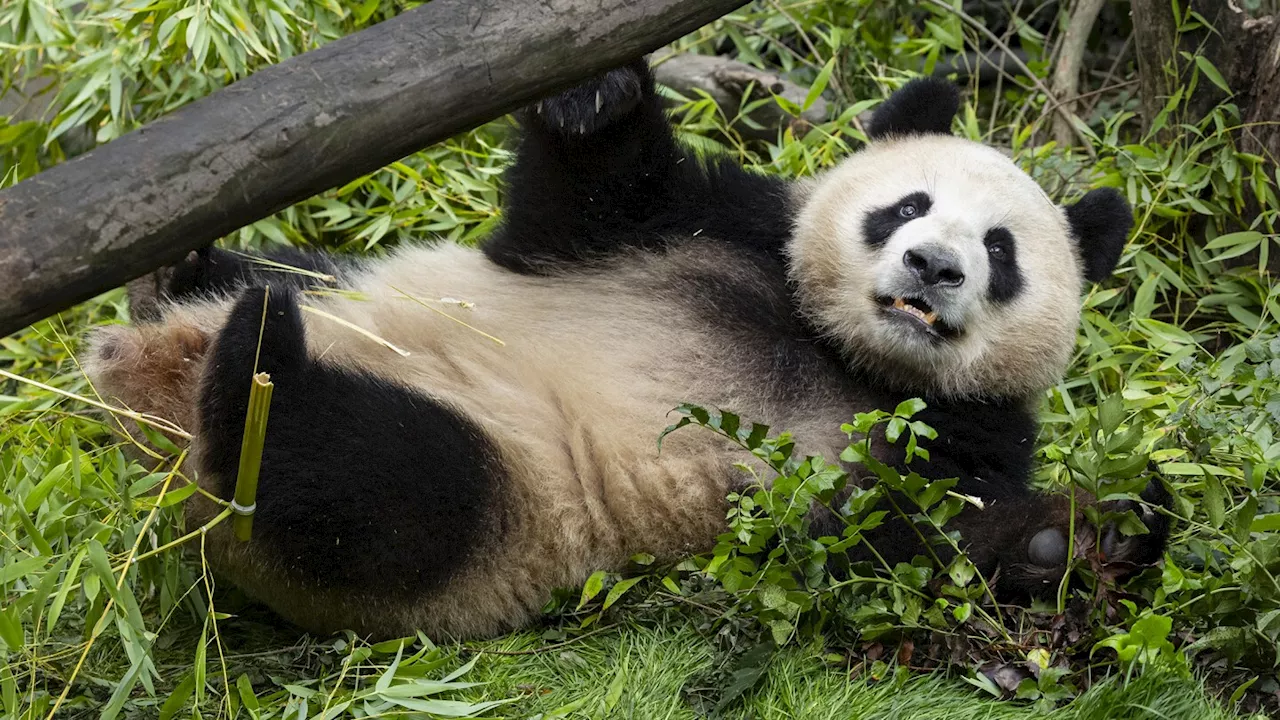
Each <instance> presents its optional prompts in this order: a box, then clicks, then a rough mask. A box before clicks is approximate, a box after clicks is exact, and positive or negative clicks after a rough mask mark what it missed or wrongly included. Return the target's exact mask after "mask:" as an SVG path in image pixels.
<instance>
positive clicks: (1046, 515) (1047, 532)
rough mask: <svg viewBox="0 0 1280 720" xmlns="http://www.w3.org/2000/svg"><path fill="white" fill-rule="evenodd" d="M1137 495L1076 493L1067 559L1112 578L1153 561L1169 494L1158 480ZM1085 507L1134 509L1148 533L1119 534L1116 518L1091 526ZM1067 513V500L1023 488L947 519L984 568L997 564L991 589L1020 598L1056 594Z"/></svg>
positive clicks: (1162, 542) (1161, 545)
mask: <svg viewBox="0 0 1280 720" xmlns="http://www.w3.org/2000/svg"><path fill="white" fill-rule="evenodd" d="M1139 497H1140V498H1141V501H1140V502H1135V501H1132V500H1120V501H1109V502H1105V503H1097V502H1096V501H1095V500H1094V498H1093V497H1091V496H1089V495H1088V494H1087V493H1083V492H1078V493H1077V494H1076V502H1075V510H1076V521H1075V523H1074V536H1073V537H1074V541H1075V547H1074V548H1072V549H1070V554H1071V556H1072V557H1075V558H1077V559H1080V560H1083V561H1085V562H1087V563H1088V565H1089V566H1090V567H1092V568H1093V569H1094V570H1095V571H1099V572H1103V573H1105V574H1107V575H1108V576H1109V577H1111V578H1112V579H1114V580H1117V581H1119V580H1123V579H1124V578H1126V577H1128V576H1129V575H1132V574H1133V573H1134V572H1136V571H1137V570H1139V569H1140V568H1142V567H1144V566H1149V565H1151V564H1153V563H1155V562H1156V561H1157V560H1159V559H1160V557H1161V556H1162V555H1163V553H1164V550H1165V547H1166V545H1167V543H1168V540H1169V533H1170V522H1169V516H1168V514H1167V510H1168V509H1169V507H1170V504H1171V499H1172V498H1171V496H1170V495H1169V493H1168V491H1167V490H1165V488H1164V486H1163V485H1162V484H1161V483H1160V481H1159V480H1158V479H1153V480H1152V481H1151V482H1150V483H1148V484H1147V487H1146V488H1145V489H1144V490H1143V491H1142V493H1141V494H1140V496H1139ZM1091 505H1092V506H1096V508H1097V510H1098V511H1099V512H1100V513H1103V514H1107V513H1124V512H1126V511H1132V512H1133V513H1134V515H1136V516H1137V518H1138V519H1139V520H1140V521H1141V522H1142V524H1143V525H1144V526H1145V528H1146V532H1145V533H1141V534H1137V535H1125V534H1123V533H1122V532H1121V530H1120V528H1119V527H1118V526H1117V524H1116V522H1115V521H1108V522H1107V523H1106V524H1104V526H1103V527H1102V528H1101V529H1099V528H1096V527H1094V526H1093V525H1091V524H1090V523H1089V522H1088V521H1087V520H1086V519H1085V515H1084V513H1083V512H1082V511H1081V510H1082V508H1083V507H1086V506H1091ZM1071 511H1072V502H1071V498H1070V497H1069V496H1067V495H1065V494H1050V493H1036V492H1031V491H1029V490H1028V492H1027V493H1026V494H1024V495H1021V496H1014V497H1009V498H1006V499H1004V500H1003V501H1001V502H1000V503H997V504H994V505H992V506H990V507H989V508H987V509H986V510H982V511H978V510H974V509H969V510H966V512H965V513H963V514H961V516H960V517H958V518H956V520H954V521H953V523H954V524H955V526H956V527H958V529H959V530H960V532H961V534H962V535H963V536H964V538H965V541H966V542H967V544H968V545H967V547H966V552H967V553H968V554H969V556H970V558H971V559H972V560H973V561H974V562H975V564H976V565H977V566H978V568H979V569H980V570H983V571H984V572H991V571H992V570H995V569H996V568H998V581H997V583H996V589H997V593H998V594H999V595H1000V596H1002V597H1004V598H1007V599H1010V600H1018V599H1023V598H1028V597H1046V596H1051V595H1052V594H1053V593H1054V592H1056V590H1057V587H1058V584H1059V582H1060V581H1061V579H1062V575H1063V573H1064V572H1065V571H1066V561H1067V558H1068V553H1069V549H1068V538H1069V537H1072V530H1073V528H1072V523H1071Z"/></svg>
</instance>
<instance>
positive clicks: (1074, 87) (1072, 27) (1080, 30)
mask: <svg viewBox="0 0 1280 720" xmlns="http://www.w3.org/2000/svg"><path fill="white" fill-rule="evenodd" d="M1104 2H1106V0H1077V2H1076V6H1075V9H1074V10H1072V12H1071V19H1070V20H1069V21H1068V22H1067V31H1066V32H1065V33H1064V34H1063V36H1062V51H1061V53H1060V54H1059V55H1058V64H1057V66H1056V67H1055V68H1054V70H1053V80H1052V87H1053V92H1054V97H1055V98H1057V100H1058V101H1059V102H1061V103H1062V107H1063V109H1065V110H1066V111H1067V114H1068V115H1074V114H1075V111H1076V108H1075V101H1073V100H1071V99H1070V98H1074V97H1075V96H1076V95H1077V94H1079V92H1080V64H1081V62H1082V61H1083V60H1084V49H1085V45H1086V44H1088V42H1089V34H1090V33H1091V32H1092V31H1093V24H1094V22H1096V21H1097V19H1098V13H1099V12H1101V11H1102V5H1103V3H1104ZM1075 136H1076V132H1075V128H1073V127H1072V126H1071V123H1070V122H1069V121H1067V120H1066V119H1065V117H1064V116H1063V115H1061V114H1060V115H1057V116H1055V117H1054V118H1053V137H1054V139H1055V140H1057V141H1058V144H1059V145H1062V146H1064V147H1065V146H1068V145H1070V144H1071V142H1072V141H1073V140H1074V139H1075Z"/></svg>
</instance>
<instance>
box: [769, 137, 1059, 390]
mask: <svg viewBox="0 0 1280 720" xmlns="http://www.w3.org/2000/svg"><path fill="white" fill-rule="evenodd" d="M788 251H789V256H790V259H791V274H792V281H793V282H794V283H795V284H796V286H797V290H798V295H799V297H800V301H801V305H802V308H803V310H804V311H805V312H806V314H807V315H808V316H809V317H810V318H811V320H812V321H813V322H814V323H815V325H817V326H818V328H819V329H820V330H821V331H822V332H823V333H824V334H826V335H827V336H829V337H830V338H832V339H833V340H835V341H836V342H837V343H838V344H839V345H841V346H842V347H843V349H844V350H845V351H846V352H847V354H848V355H849V356H850V358H851V359H852V360H853V361H854V363H855V364H856V365H858V366H860V367H862V368H864V369H869V370H872V371H873V372H875V373H876V374H878V375H880V376H881V377H884V378H886V379H888V380H890V381H893V382H894V383H895V384H898V385H900V386H905V387H906V388H908V389H910V390H913V391H918V392H921V393H924V394H934V395H944V396H977V395H988V394H991V392H992V390H993V389H998V390H999V392H1000V393H1002V394H1011V395H1025V394H1027V393H1032V392H1036V391H1039V390H1043V389H1044V388H1046V387H1048V386H1050V385H1052V384H1053V383H1054V382H1056V381H1057V379H1058V378H1059V377H1060V376H1061V374H1062V372H1063V370H1065V367H1066V364H1067V362H1068V361H1069V358H1070V353H1071V349H1072V346H1073V343H1074V338H1075V333H1076V326H1077V323H1078V321H1079V295H1080V291H1081V285H1082V282H1083V277H1082V271H1081V267H1080V260H1079V258H1078V257H1077V252H1078V251H1077V244H1076V241H1075V240H1074V239H1073V237H1072V234H1071V229H1070V226H1069V224H1068V222H1067V219H1066V217H1065V215H1064V213H1063V211H1062V209H1061V208H1059V207H1057V206H1056V205H1054V204H1053V203H1052V202H1051V201H1050V200H1049V198H1048V197H1047V196H1046V195H1045V194H1044V192H1043V191H1042V190H1041V189H1040V188H1039V187H1038V186H1037V185H1036V184H1035V182H1034V181H1033V180H1032V179H1031V178H1030V177H1028V176H1027V175H1026V174H1025V173H1023V172H1022V171H1021V170H1019V169H1018V167H1017V166H1016V165H1014V164H1013V163H1012V162H1011V161H1010V160H1009V159H1007V158H1006V157H1004V156H1003V155H1001V154H1000V153H999V152H998V151H996V150H994V149H992V148H988V147H986V146H983V145H980V144H977V143H973V142H970V141H967V140H963V139H960V138H956V137H951V136H947V135H939V134H924V135H911V136H907V137H903V138H893V139H888V140H884V141H881V142H877V143H875V144H873V145H872V146H870V147H869V148H867V149H866V150H863V151H861V152H859V153H857V154H856V155H854V156H853V157H851V158H849V159H848V160H846V161H844V162H843V163H842V164H841V165H840V166H838V167H836V168H835V169H834V170H832V171H831V172H829V173H828V174H827V175H826V176H824V177H821V178H819V179H818V180H816V181H815V182H813V183H811V184H810V185H809V187H808V194H807V197H805V198H804V199H803V201H802V204H801V210H800V213H799V217H798V220H797V225H796V232H795V234H794V236H793V239H792V242H791V244H790V246H789V248H788Z"/></svg>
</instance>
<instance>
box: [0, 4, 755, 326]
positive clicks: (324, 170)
mask: <svg viewBox="0 0 1280 720" xmlns="http://www.w3.org/2000/svg"><path fill="white" fill-rule="evenodd" d="M744 3H745V0H538V1H537V2H531V1H530V0H434V2H431V3H428V4H426V5H424V6H422V7H419V8H417V9H415V10H411V11H409V12H406V13H404V14H402V15H400V16H398V17H396V18H393V19H391V20H388V21H386V22H383V23H381V24H379V25H375V26H373V27H371V28H368V29H365V30H362V31H360V32H358V33H355V34H353V35H349V36H347V37H344V38H341V39H339V40H336V41H334V42H332V43H329V44H328V45H325V46H323V47H321V48H319V49H316V50H312V51H310V52H307V53H304V54H302V55H299V56H296V57H293V58H290V59H288V60H285V61H284V62H282V63H280V64H278V65H275V66H272V67H270V68H266V69H264V70H261V71H259V72H257V73H255V74H253V75H251V76H249V77H247V78H245V79H243V80H240V81H239V82H236V83H234V84H232V85H229V86H227V87H226V88H223V89H221V90H219V91H217V92H215V93H213V94H212V95H210V96H208V97H206V98H204V99H202V100H199V101H197V102H194V103H191V104H190V105H187V106H184V107H183V108H180V109H179V110H177V111H175V112H174V113H172V114H170V115H167V116H165V117H164V118H161V119H160V120H157V121H156V122H153V123H151V124H150V125H147V126H145V127H143V128H141V129H139V130H136V131H134V132H132V133H129V134H127V135H124V136H122V137H120V138H117V139H116V140H113V141H111V142H109V143H107V144H105V145H103V146H101V147H99V148H97V149H95V150H92V151H90V152H88V153H86V154H84V155H81V156H79V157H77V158H75V159H73V160H71V161H69V162H66V163H63V164H62V165H58V166H55V167H53V168H50V169H49V170H46V171H44V172H42V173H40V174H38V175H36V176H33V177H31V178H28V179H27V180H24V181H22V182H20V183H18V184H17V185H14V186H13V187H11V188H8V189H6V190H3V191H0V337H2V336H4V335H8V334H9V333H12V332H14V331H15V330H18V329H21V328H22V327H24V326H26V325H28V324H30V323H32V322H34V321H36V320H39V319H41V318H44V317H46V316H48V315H51V314H53V313H56V312H58V311H60V310H63V309H65V308H67V307H70V306H71V305H73V304H75V303H78V302H81V301H83V300H86V299H88V298H90V297H93V296H94V295H97V294H99V293H101V292H104V291H106V290H109V289H111V288H114V287H118V286H120V285H123V284H124V283H126V282H127V281H129V280H131V279H133V278H136V277H139V276H142V275H144V274H146V273H148V272H150V271H152V270H155V269H156V268H159V267H162V266H164V265H168V264H172V263H174V262H176V261H178V260H179V259H180V258H182V257H183V256H184V255H185V254H186V253H188V252H189V251H191V250H193V249H196V248H199V247H203V246H205V245H207V244H209V243H210V242H212V241H213V240H215V239H216V238H218V237H221V236H223V235H225V234H227V233H230V232H232V231H234V230H236V229H237V228H240V227H243V226H245V225H248V224H249V223H252V222H255V221H257V220H259V219H261V218H263V217H266V216H268V215H270V214H271V213H273V212H276V211H278V210H280V209H282V208H285V207H288V206H289V205H291V204H293V203H295V202H298V201H299V200H302V199H304V198H307V197H310V196H312V195H315V194H316V193H319V192H322V191H324V190H326V189H329V188H331V187H334V186H337V185H340V184H342V183H345V182H348V181H350V180H351V179H353V178H356V177H359V176H360V175H363V174H366V173H369V172H372V171H374V170H376V169H377V168H379V167H382V166H383V165H386V164H387V163H390V162H392V161H394V160H397V159H399V158H402V157H404V156H405V155H408V154H410V153H412V152H414V151H416V150H419V149H421V148H423V147H426V146H428V145H431V144H432V143H435V142H439V141H440V140H443V139H445V138H448V137H450V136H452V135H455V134H457V133H459V132H462V131H465V130H467V129H470V128H472V127H475V126H477V125H479V124H481V123H484V122H486V121H488V120H491V119H493V118H496V117H500V116H501V115H503V114H505V113H507V112H510V111H511V110H513V109H515V108H518V107H520V106H522V105H525V104H527V103H529V102H531V101H533V100H535V99H537V98H539V97H543V96H546V95H548V94H551V93H553V92H555V91H557V90H560V89H562V88H565V87H568V86H570V85H572V84H574V83H576V82H578V81H580V80H582V79H585V78H587V77H590V76H591V75H594V74H596V73H598V72H601V71H603V70H606V69H609V68H611V67H615V66H618V65H621V64H623V63H625V62H627V61H628V60H631V59H634V58H636V57H639V56H641V55H643V54H645V53H647V52H651V51H653V50H655V49H657V48H658V47H661V46H662V45H665V44H667V43H669V42H671V41H672V40H675V39H677V38H679V37H681V36H682V35H685V34H687V33H689V32H691V31H693V30H695V29H697V28H698V27H701V26H702V25H704V24H706V23H708V22H711V21H712V20H715V19H716V18H718V17H720V16H721V15H723V14H725V13H727V12H729V11H731V10H733V9H735V8H737V7H738V6H740V5H743V4H744Z"/></svg>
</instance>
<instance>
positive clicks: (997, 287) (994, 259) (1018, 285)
mask: <svg viewBox="0 0 1280 720" xmlns="http://www.w3.org/2000/svg"><path fill="white" fill-rule="evenodd" d="M983 243H985V244H986V246H987V257H989V258H990V264H991V280H990V281H989V282H988V283H987V295H988V296H990V298H991V299H992V300H994V301H996V302H1000V303H1003V302H1009V301H1010V300H1012V299H1014V298H1016V297H1017V296H1018V293H1020V292H1022V283H1023V281H1022V270H1021V269H1020V268H1019V267H1018V245H1017V243H1016V242H1014V239H1013V233H1011V232H1009V231H1008V230H1006V229H1005V228H1002V227H997V228H991V229H990V230H988V231H987V236H986V237H985V238H983ZM996 248H1000V250H999V251H998V252H997V251H996Z"/></svg>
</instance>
